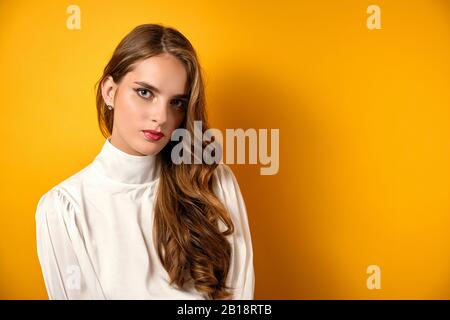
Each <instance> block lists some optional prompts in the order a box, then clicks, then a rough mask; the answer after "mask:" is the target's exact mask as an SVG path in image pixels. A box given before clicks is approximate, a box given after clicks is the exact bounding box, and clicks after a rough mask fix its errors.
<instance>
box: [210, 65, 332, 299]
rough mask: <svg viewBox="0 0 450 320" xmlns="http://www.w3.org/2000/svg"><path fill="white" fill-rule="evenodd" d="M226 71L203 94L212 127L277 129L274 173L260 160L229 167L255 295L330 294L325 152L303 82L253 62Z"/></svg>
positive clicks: (308, 296)
mask: <svg viewBox="0 0 450 320" xmlns="http://www.w3.org/2000/svg"><path fill="white" fill-rule="evenodd" d="M230 64H232V63H230ZM225 71H226V72H223V71H222V72H221V73H222V74H224V76H223V78H220V80H217V79H215V81H216V83H215V87H217V88H218V89H212V90H211V91H213V90H217V91H214V92H209V93H208V100H207V103H208V116H209V120H210V126H211V127H213V128H219V129H220V130H221V131H222V132H223V133H224V132H225V129H227V128H232V129H237V128H242V129H244V130H246V129H248V128H255V129H256V130H257V131H258V129H262V128H267V129H268V130H267V132H268V133H267V135H268V141H269V142H270V129H271V128H272V129H276V128H278V129H279V131H280V143H279V145H280V155H279V163H280V167H279V171H278V174H276V175H272V176H270V175H268V176H263V175H260V168H261V167H262V166H263V165H262V164H259V163H258V164H255V165H247V164H246V165H242V164H240V165H236V164H234V165H230V167H231V168H232V169H233V172H234V173H235V175H236V177H237V179H238V182H239V185H240V187H241V191H242V194H243V196H244V199H245V202H246V206H247V211H248V216H249V221H250V229H251V234H252V242H253V250H254V266H255V277H256V285H255V299H312V298H325V299H326V298H332V296H334V293H333V295H330V294H329V293H330V292H334V291H333V290H334V289H333V288H336V283H337V279H335V278H334V275H333V274H330V272H329V271H328V272H326V271H325V270H327V265H329V263H330V262H329V261H327V259H326V258H325V257H324V255H325V253H321V251H322V249H321V248H322V246H323V243H321V242H320V235H318V234H317V232H316V230H320V222H321V219H323V217H321V214H320V208H318V206H320V202H321V201H322V202H323V200H321V198H323V196H324V195H323V194H324V192H323V191H322V190H321V188H322V187H321V184H320V181H322V179H321V177H320V168H318V167H317V164H318V163H319V162H318V161H317V159H318V158H319V157H323V156H324V155H323V152H324V150H319V148H318V145H322V144H323V143H321V142H320V141H319V140H320V139H322V137H323V135H322V134H321V132H320V131H321V130H322V129H321V128H320V127H319V126H318V125H317V122H316V121H315V120H314V119H313V116H312V115H311V114H310V113H309V110H310V109H311V108H312V106H311V104H310V103H308V101H307V100H306V95H305V98H304V95H303V94H302V92H301V87H300V86H299V89H298V91H297V92H288V90H287V89H285V88H284V87H283V79H282V77H281V76H279V75H276V74H273V73H270V74H267V73H266V74H265V73H264V70H261V69H254V68H253V66H235V68H234V69H227V70H225ZM209 85H210V84H209V83H208V81H207V86H209ZM208 89H209V88H208ZM299 97H301V99H299ZM218 122H220V124H221V125H223V126H224V127H219V126H216V123H218ZM269 148H270V145H269ZM268 153H269V154H270V151H269V152H268ZM224 162H225V160H224ZM258 162H259V161H258ZM318 228H319V229H318ZM328 268H329V267H328ZM324 288H327V289H325V290H324Z"/></svg>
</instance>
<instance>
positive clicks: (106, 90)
mask: <svg viewBox="0 0 450 320" xmlns="http://www.w3.org/2000/svg"><path fill="white" fill-rule="evenodd" d="M116 89H117V85H116V83H115V82H114V80H113V77H112V76H108V77H106V78H105V79H104V80H103V81H102V96H103V100H104V101H105V104H107V105H110V106H114V95H115V93H116Z"/></svg>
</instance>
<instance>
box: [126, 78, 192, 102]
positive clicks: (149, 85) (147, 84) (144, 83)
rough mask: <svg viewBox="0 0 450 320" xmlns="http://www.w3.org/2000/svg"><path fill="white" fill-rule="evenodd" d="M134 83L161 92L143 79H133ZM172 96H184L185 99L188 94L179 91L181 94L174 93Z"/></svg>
mask: <svg viewBox="0 0 450 320" xmlns="http://www.w3.org/2000/svg"><path fill="white" fill-rule="evenodd" d="M134 83H136V84H138V85H140V86H143V87H145V88H147V89H150V90H153V91H154V92H156V93H161V91H160V90H159V89H158V88H156V87H155V86H152V85H151V84H149V83H147V82H144V81H135V82H134ZM173 97H174V98H184V99H187V98H188V95H187V94H184V93H181V94H176V95H174V96H173Z"/></svg>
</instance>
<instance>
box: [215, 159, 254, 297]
mask: <svg viewBox="0 0 450 320" xmlns="http://www.w3.org/2000/svg"><path fill="white" fill-rule="evenodd" d="M215 177H216V183H215V184H214V192H215V194H216V195H217V196H218V197H219V199H220V200H221V201H222V202H223V203H224V205H225V207H226V208H227V209H228V211H229V213H230V214H231V218H232V221H233V224H234V227H235V231H234V233H233V234H231V235H229V236H228V237H229V239H230V242H231V247H232V258H231V266H230V269H229V274H228V276H227V281H226V284H227V285H228V286H230V287H232V288H234V291H233V292H234V293H233V297H232V299H233V300H253V295H254V291H255V271H254V267H253V247H252V239H251V234H250V228H249V223H248V217H247V209H246V206H245V202H244V199H243V197H242V194H241V190H240V188H239V185H238V182H237V180H236V177H235V176H234V174H233V171H232V170H231V168H230V167H229V166H227V165H226V164H224V163H220V164H219V166H218V167H217V168H216V171H215Z"/></svg>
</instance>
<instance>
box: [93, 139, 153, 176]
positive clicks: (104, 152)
mask: <svg viewBox="0 0 450 320" xmlns="http://www.w3.org/2000/svg"><path fill="white" fill-rule="evenodd" d="M109 139H110V138H107V139H106V140H105V143H104V144H103V147H102V149H101V151H100V153H99V154H98V155H97V157H96V158H95V159H94V161H93V165H94V167H95V168H96V170H97V171H98V172H99V173H100V174H102V175H104V176H107V177H108V178H110V179H112V180H115V181H117V182H121V183H127V184H144V183H149V182H152V181H155V180H157V179H158V178H159V174H160V170H159V166H158V165H157V164H158V162H157V161H156V160H157V156H156V155H146V156H136V155H131V154H129V153H126V152H124V151H122V150H120V149H118V148H117V147H115V146H114V145H113V144H112V143H111V142H110V141H109Z"/></svg>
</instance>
